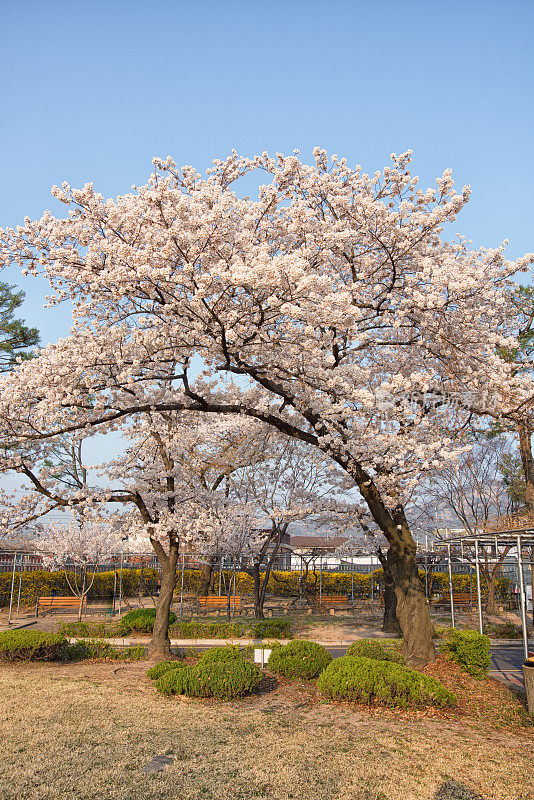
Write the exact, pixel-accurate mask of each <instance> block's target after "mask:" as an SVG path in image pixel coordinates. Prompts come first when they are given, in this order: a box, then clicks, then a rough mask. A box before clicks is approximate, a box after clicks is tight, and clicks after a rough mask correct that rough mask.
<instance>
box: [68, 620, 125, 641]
mask: <svg viewBox="0 0 534 800" xmlns="http://www.w3.org/2000/svg"><path fill="white" fill-rule="evenodd" d="M58 631H59V633H61V635H62V636H68V637H69V638H72V637H75V636H83V637H87V638H98V639H105V638H106V637H113V636H117V635H118V634H119V628H118V626H117V625H113V624H111V625H110V623H109V622H60V624H59V627H58Z"/></svg>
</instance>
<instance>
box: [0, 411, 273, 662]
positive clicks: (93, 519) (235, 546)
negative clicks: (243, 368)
mask: <svg viewBox="0 0 534 800" xmlns="http://www.w3.org/2000/svg"><path fill="white" fill-rule="evenodd" d="M258 429H261V425H260V424H259V423H256V422H254V421H250V422H247V423H246V424H245V425H244V424H243V421H242V420H240V419H235V418H228V417H225V418H213V417H211V418H204V417H199V415H198V414H191V413H187V412H182V413H176V412H169V413H166V414H164V415H162V414H157V413H146V414H144V415H142V416H139V417H135V418H134V419H133V420H131V421H130V424H129V425H127V426H125V427H124V429H123V434H124V437H125V438H126V437H127V441H128V442H129V443H128V446H127V447H126V448H125V450H124V452H123V453H121V455H120V456H119V457H118V458H116V459H113V460H112V461H110V462H107V463H104V464H100V465H96V466H89V465H87V464H86V463H85V462H84V459H83V445H84V442H85V438H86V437H85V438H84V437H83V435H82V434H79V433H76V434H70V435H64V436H63V437H62V438H60V439H58V440H55V439H54V440H51V441H49V440H45V441H44V442H43V441H39V442H37V443H34V444H33V445H29V444H28V445H27V446H26V448H25V449H21V448H16V449H14V450H12V451H7V453H6V454H5V455H4V457H3V459H2V468H3V470H4V471H6V470H12V471H15V472H18V473H19V474H20V475H21V476H23V477H24V478H25V479H26V482H27V486H28V489H27V491H24V492H23V493H22V494H20V493H19V492H16V493H13V495H12V496H11V497H8V496H7V495H4V497H3V504H4V518H5V519H9V521H10V525H11V526H12V527H13V528H17V527H21V526H24V525H27V524H28V522H30V521H35V520H37V519H41V518H43V519H46V515H47V514H49V513H50V512H51V511H57V510H68V511H69V510H70V511H71V512H74V513H75V514H76V516H77V518H78V519H79V520H82V522H80V524H77V525H74V526H73V527H72V526H71V527H67V528H66V527H65V526H60V527H59V528H57V529H54V535H53V536H49V537H48V539H47V543H46V546H47V547H48V548H49V549H51V551H52V552H53V553H54V554H56V556H58V557H59V556H61V557H64V558H66V557H69V560H72V559H74V561H73V563H75V564H78V563H79V564H80V569H82V577H83V574H85V573H84V571H83V570H84V565H86V564H87V562H88V559H89V560H90V561H91V560H92V561H94V558H95V553H96V551H97V550H99V549H100V550H101V548H102V546H103V542H104V540H106V541H107V539H106V536H104V533H105V531H109V532H110V533H109V535H110V536H111V537H112V538H114V541H117V542H120V541H121V540H122V539H123V538H124V536H125V535H127V537H128V542H129V543H130V546H131V547H135V550H136V551H137V552H142V551H143V550H144V549H146V546H147V545H149V546H150V547H151V548H152V550H153V551H154V552H155V553H156V555H157V557H158V560H159V563H160V567H161V587H160V593H159V597H158V602H157V606H156V619H155V623H154V629H153V636H152V640H151V643H150V647H149V652H150V654H151V655H154V656H158V657H159V656H168V655H169V653H170V641H169V638H168V622H169V612H170V608H171V603H172V599H173V592H174V589H175V586H176V568H177V564H178V559H179V552H180V547H182V548H183V549H185V548H186V547H190V548H192V549H193V550H195V551H196V552H199V553H202V552H203V550H205V549H210V548H211V549H212V550H213V548H216V549H217V548H221V549H222V552H224V553H230V554H236V553H237V552H239V553H240V554H244V555H247V556H248V555H250V554H251V552H252V551H253V547H254V546H255V540H256V538H257V537H256V534H255V533H254V527H257V522H256V525H253V524H252V522H251V517H252V515H253V508H252V504H251V503H248V504H243V503H239V502H238V500H237V499H236V498H235V497H233V498H232V499H231V502H230V501H229V498H228V495H227V493H226V492H225V491H224V478H225V477H226V476H227V475H228V474H229V473H230V472H231V471H232V470H234V469H236V467H239V466H240V465H241V464H243V463H250V459H251V458H256V457H257V455H256V450H254V448H253V447H252V442H253V441H254V438H255V437H257V435H258ZM221 488H223V491H221ZM110 507H119V509H120V510H119V511H118V512H116V513H110V512H109V508H110ZM254 513H255V514H258V513H259V509H258V508H257V507H255V510H254ZM84 519H85V520H86V522H85V523H84V522H83V520H84ZM259 519H261V516H260V517H259ZM99 521H100V522H99ZM106 535H107V534H106ZM91 536H94V542H93V543H91ZM103 537H104V538H103ZM119 550H122V551H124V546H123V545H120V547H119ZM71 551H72V552H71ZM117 552H118V551H117ZM84 586H85V584H84ZM71 588H72V587H71ZM89 588H90V587H89ZM73 591H74V589H73ZM87 591H88V589H87Z"/></svg>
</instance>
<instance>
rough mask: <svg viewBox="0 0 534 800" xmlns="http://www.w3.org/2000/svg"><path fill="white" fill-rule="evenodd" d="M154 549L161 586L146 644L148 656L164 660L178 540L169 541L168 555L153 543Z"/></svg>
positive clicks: (167, 651) (168, 649) (167, 654)
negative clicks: (152, 625)
mask: <svg viewBox="0 0 534 800" xmlns="http://www.w3.org/2000/svg"><path fill="white" fill-rule="evenodd" d="M153 545H154V549H155V550H156V553H157V555H158V559H159V562H160V564H161V586H160V590H159V597H158V602H157V605H156V620H155V622H154V628H153V630H152V639H151V640H150V644H149V646H148V656H149V658H156V659H159V660H165V659H168V658H170V657H171V642H170V639H169V614H170V610H171V604H172V598H173V593H174V589H175V587H176V580H177V574H176V567H177V565H178V542H177V541H172V542H171V543H170V550H169V555H167V554H166V553H165V551H164V550H163V547H161V545H160V544H159V542H158V543H157V545H159V546H158V547H157V546H156V544H154V543H153Z"/></svg>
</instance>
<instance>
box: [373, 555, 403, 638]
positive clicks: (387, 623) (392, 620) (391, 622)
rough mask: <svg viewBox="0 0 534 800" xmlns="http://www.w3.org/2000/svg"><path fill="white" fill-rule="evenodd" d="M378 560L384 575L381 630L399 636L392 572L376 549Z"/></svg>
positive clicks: (384, 558) (386, 561)
mask: <svg viewBox="0 0 534 800" xmlns="http://www.w3.org/2000/svg"><path fill="white" fill-rule="evenodd" d="M378 559H379V561H380V563H381V565H382V571H383V573H384V617H383V619H382V630H383V631H384V633H391V634H393V635H394V636H400V633H401V629H400V625H399V620H398V619H397V595H396V593H395V580H394V577H393V572H392V569H391V567H390V566H389V564H388V557H387V554H386V553H383V552H382V549H381V548H380V547H379V548H378Z"/></svg>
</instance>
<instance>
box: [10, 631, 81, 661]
mask: <svg viewBox="0 0 534 800" xmlns="http://www.w3.org/2000/svg"><path fill="white" fill-rule="evenodd" d="M67 645H68V642H67V640H66V639H65V637H64V636H62V635H61V634H60V633H43V632H42V631H24V630H18V631H4V632H3V633H0V660H2V661H57V660H59V659H61V658H63V657H64V656H65V653H66V652H67Z"/></svg>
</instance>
